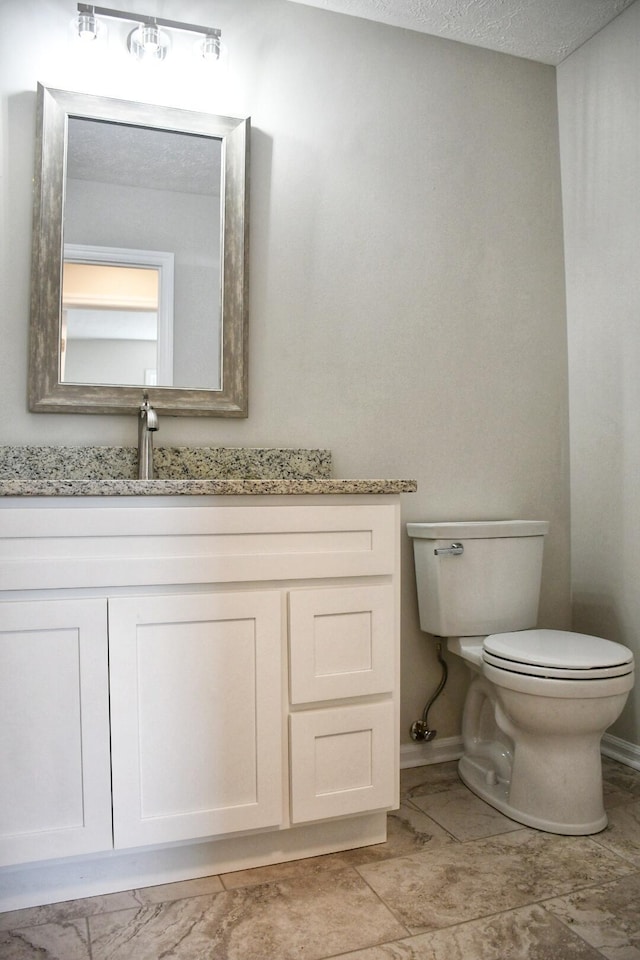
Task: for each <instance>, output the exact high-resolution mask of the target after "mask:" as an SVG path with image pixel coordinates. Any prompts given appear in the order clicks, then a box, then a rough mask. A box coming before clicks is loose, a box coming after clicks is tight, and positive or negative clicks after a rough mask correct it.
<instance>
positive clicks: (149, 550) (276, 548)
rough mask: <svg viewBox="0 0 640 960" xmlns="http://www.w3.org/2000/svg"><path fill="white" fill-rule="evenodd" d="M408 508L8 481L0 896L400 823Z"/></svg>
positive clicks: (79, 888) (35, 898)
mask: <svg viewBox="0 0 640 960" xmlns="http://www.w3.org/2000/svg"><path fill="white" fill-rule="evenodd" d="M399 531H400V523H399V498H397V497H395V496H391V497H390V496H384V495H378V496H354V495H352V496H311V497H279V496H270V497H267V496H252V497H241V496H229V497H208V496H202V497H183V498H179V497H166V498H160V497H127V498H116V497H104V498H97V497H91V498H89V497H86V498H80V497H78V498H58V497H56V498H50V499H48V498H44V497H43V498H5V499H4V500H0V589H1V592H0V661H1V662H0V775H1V777H2V784H3V786H2V790H0V867H5V868H6V869H8V870H9V874H6V873H5V871H4V870H2V869H0V908H3V909H9V908H11V907H17V906H26V905H29V904H31V903H37V902H40V903H44V902H47V901H53V900H55V899H66V898H69V897H71V896H82V895H85V894H86V895H89V894H91V893H97V892H109V891H113V890H117V889H126V888H130V887H134V886H141V885H147V884H149V883H153V882H156V883H160V882H167V881H169V880H172V879H185V878H187V877H189V876H194V877H195V876H203V875H206V874H208V873H216V872H222V871H225V870H233V869H240V868H243V867H248V866H255V865H258V864H263V863H273V862H277V861H279V860H286V859H294V858H296V857H302V856H311V855H314V854H318V853H327V852H330V851H332V850H339V849H346V848H348V847H352V846H359V845H363V844H366V843H374V842H381V841H382V840H384V839H385V836H386V811H387V810H389V809H390V808H393V807H394V806H397V803H398V773H399V757H398V753H399V732H398V713H399V709H398V707H399V704H398V674H399V573H398V570H399V557H398V553H399ZM80 855H82V856H80ZM31 864H33V866H32V867H31ZM20 865H23V866H20ZM16 881H19V883H18V888H19V890H20V892H19V893H18V894H16V895H15V896H12V895H11V892H10V891H11V887H12V885H14V887H15V883H16Z"/></svg>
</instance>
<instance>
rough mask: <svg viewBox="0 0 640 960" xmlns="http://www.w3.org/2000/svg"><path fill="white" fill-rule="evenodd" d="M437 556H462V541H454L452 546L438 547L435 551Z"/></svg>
mask: <svg viewBox="0 0 640 960" xmlns="http://www.w3.org/2000/svg"><path fill="white" fill-rule="evenodd" d="M433 552H434V553H435V555H436V557H460V556H462V554H463V553H464V547H463V546H462V544H461V543H452V544H451V546H450V547H436V549H435V550H434V551H433Z"/></svg>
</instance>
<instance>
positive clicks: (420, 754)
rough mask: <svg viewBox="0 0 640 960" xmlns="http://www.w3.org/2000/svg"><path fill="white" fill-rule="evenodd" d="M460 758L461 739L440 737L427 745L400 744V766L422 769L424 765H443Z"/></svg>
mask: <svg viewBox="0 0 640 960" xmlns="http://www.w3.org/2000/svg"><path fill="white" fill-rule="evenodd" d="M461 756H462V737H442V739H437V738H436V739H435V740H431V741H430V742H429V743H402V744H400V766H401V767H402V769H405V768H406V767H422V766H424V764H426V763H445V762H446V761H447V760H459V759H460V757H461Z"/></svg>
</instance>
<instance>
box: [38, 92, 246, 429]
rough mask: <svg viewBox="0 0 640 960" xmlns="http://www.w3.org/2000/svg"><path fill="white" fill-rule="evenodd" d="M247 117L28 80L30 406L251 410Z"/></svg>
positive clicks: (51, 409)
mask: <svg viewBox="0 0 640 960" xmlns="http://www.w3.org/2000/svg"><path fill="white" fill-rule="evenodd" d="M249 128H250V123H249V120H248V119H237V118H233V117H222V116H214V115H210V114H204V113H196V112H194V111H189V110H180V109H176V108H173V107H161V106H154V105H150V104H142V103H133V102H128V101H123V100H113V99H108V98H104V97H94V96H88V95H85V94H79V93H72V92H69V91H65V90H54V89H51V88H49V87H44V86H42V85H38V98H37V137H36V168H35V181H34V184H35V190H34V216H33V252H32V276H31V328H30V347H29V409H30V410H32V411H33V412H42V413H64V412H69V413H109V414H112V413H134V412H136V411H137V408H138V406H139V405H140V402H141V399H142V392H143V390H145V391H146V392H147V393H148V394H149V400H150V402H151V403H152V404H153V406H154V407H155V408H156V409H157V410H158V411H160V412H164V413H165V414H168V415H170V416H221V417H246V416H247V323H248V155H249V142H248V141H249Z"/></svg>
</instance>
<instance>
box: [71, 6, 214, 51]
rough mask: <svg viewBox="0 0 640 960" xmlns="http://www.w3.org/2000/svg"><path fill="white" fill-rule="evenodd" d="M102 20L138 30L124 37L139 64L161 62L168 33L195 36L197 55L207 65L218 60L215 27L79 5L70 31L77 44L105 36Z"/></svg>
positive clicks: (166, 48)
mask: <svg viewBox="0 0 640 960" xmlns="http://www.w3.org/2000/svg"><path fill="white" fill-rule="evenodd" d="M102 17H105V18H107V19H112V20H126V21H128V22H129V23H135V24H137V26H136V27H135V28H134V29H133V30H132V31H131V33H130V34H129V36H128V37H127V48H128V50H129V53H130V54H131V55H132V56H133V57H135V58H136V60H142V61H154V60H164V59H165V57H166V55H167V52H168V50H169V47H170V44H171V40H170V35H169V33H167V30H164V29H161V28H163V27H166V28H167V29H168V30H181V31H187V32H189V33H197V34H199V35H200V39H199V40H198V42H197V44H196V50H197V55H198V56H199V57H201V58H202V59H203V60H206V61H208V62H216V61H218V60H219V59H220V55H221V50H222V43H221V36H222V33H221V31H220V30H219V29H218V28H217V27H201V26H197V25H196V24H193V23H181V22H179V21H178V20H164V19H163V18H162V17H151V16H146V15H145V14H138V13H125V12H124V11H122V10H111V9H110V8H109V7H96V6H94V5H93V4H89V3H79V4H78V15H77V17H76V18H75V20H74V21H73V31H74V33H75V35H76V36H77V37H78V39H79V40H82V41H88V42H91V41H93V40H96V39H97V38H98V37H99V35H100V34H101V33H103V32H104V25H103V24H102V22H101V19H100V18H102Z"/></svg>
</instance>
